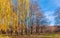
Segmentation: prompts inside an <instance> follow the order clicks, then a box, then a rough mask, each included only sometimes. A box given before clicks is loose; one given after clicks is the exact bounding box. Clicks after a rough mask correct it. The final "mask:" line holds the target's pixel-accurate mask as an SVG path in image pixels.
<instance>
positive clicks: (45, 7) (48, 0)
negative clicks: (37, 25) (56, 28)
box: [13, 0, 60, 26]
mask: <svg viewBox="0 0 60 38" xmlns="http://www.w3.org/2000/svg"><path fill="white" fill-rule="evenodd" d="M34 1H35V0H34ZM13 2H14V3H15V4H16V1H15V0H13ZM32 2H33V1H32ZM37 3H38V5H39V7H40V8H41V10H42V11H43V15H44V16H45V18H46V19H48V20H47V21H48V22H49V25H52V26H53V25H54V24H55V17H56V16H55V15H54V14H55V13H54V12H55V10H56V9H57V8H59V7H60V0H38V1H37Z"/></svg>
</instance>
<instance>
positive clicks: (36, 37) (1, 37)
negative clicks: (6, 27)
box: [0, 33, 60, 38]
mask: <svg viewBox="0 0 60 38" xmlns="http://www.w3.org/2000/svg"><path fill="white" fill-rule="evenodd" d="M0 38H60V33H59V34H42V35H12V36H11V35H0Z"/></svg>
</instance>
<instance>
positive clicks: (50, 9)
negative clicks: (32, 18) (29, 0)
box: [38, 0, 60, 25]
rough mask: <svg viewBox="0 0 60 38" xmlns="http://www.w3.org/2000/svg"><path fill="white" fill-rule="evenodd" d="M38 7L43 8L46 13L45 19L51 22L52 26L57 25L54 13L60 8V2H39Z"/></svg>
mask: <svg viewBox="0 0 60 38" xmlns="http://www.w3.org/2000/svg"><path fill="white" fill-rule="evenodd" d="M38 5H39V7H41V10H42V11H43V12H44V13H43V14H44V16H45V18H47V19H48V21H50V23H49V24H50V25H54V24H55V17H56V16H54V12H55V10H56V9H57V8H59V7H60V0H38Z"/></svg>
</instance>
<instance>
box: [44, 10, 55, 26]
mask: <svg viewBox="0 0 60 38" xmlns="http://www.w3.org/2000/svg"><path fill="white" fill-rule="evenodd" d="M53 14H54V12H51V11H47V12H45V14H44V16H45V18H47V19H48V22H49V21H50V23H49V25H50V26H51V25H54V24H55V21H54V18H55V16H53Z"/></svg>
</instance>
